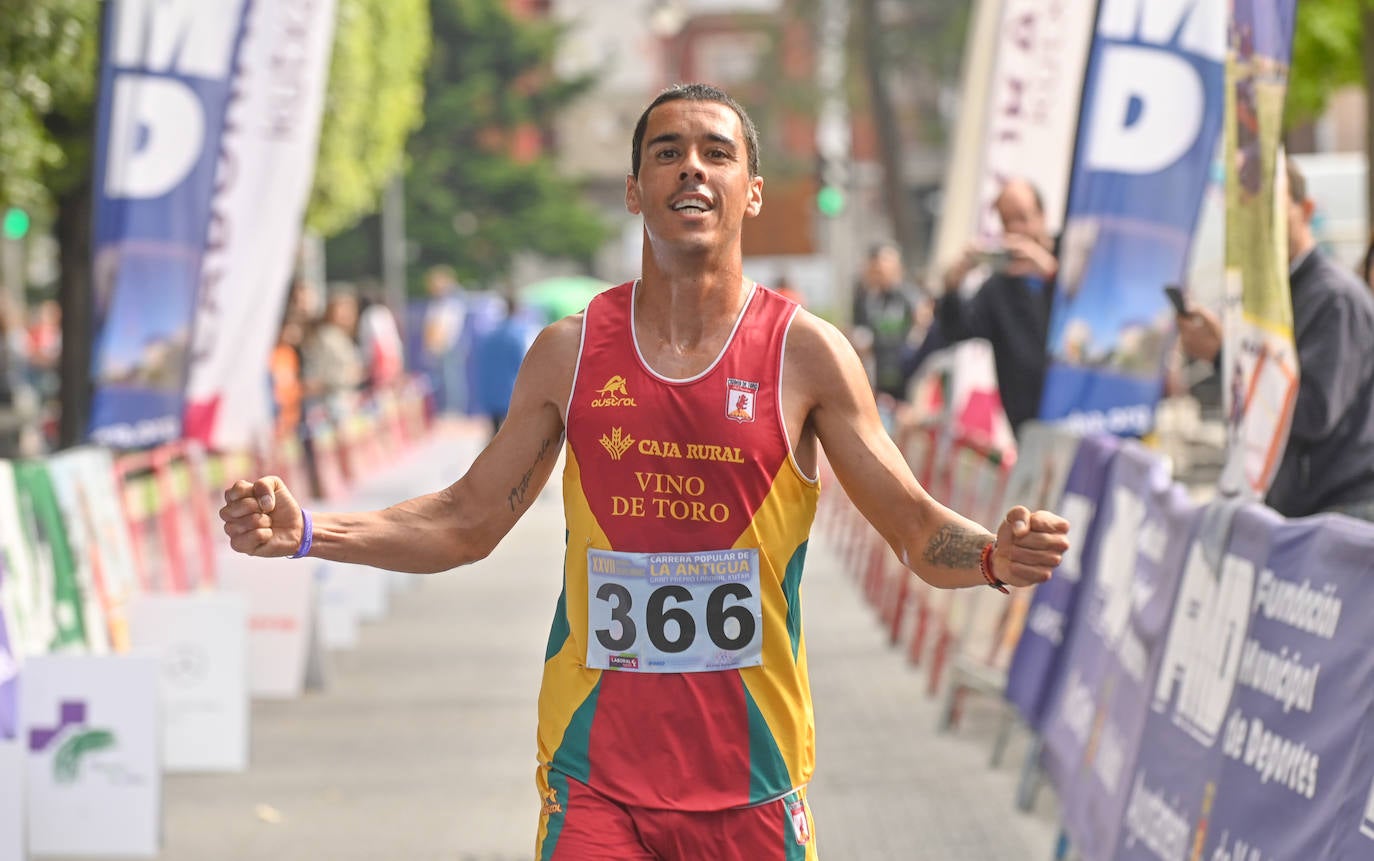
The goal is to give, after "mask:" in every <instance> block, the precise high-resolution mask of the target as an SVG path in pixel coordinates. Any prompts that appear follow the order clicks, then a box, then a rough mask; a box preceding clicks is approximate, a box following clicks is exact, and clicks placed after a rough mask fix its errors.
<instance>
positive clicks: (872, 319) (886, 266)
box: [850, 243, 916, 401]
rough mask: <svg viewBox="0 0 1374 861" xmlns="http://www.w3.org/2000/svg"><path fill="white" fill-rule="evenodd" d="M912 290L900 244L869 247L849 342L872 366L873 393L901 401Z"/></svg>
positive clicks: (911, 321)
mask: <svg viewBox="0 0 1374 861" xmlns="http://www.w3.org/2000/svg"><path fill="white" fill-rule="evenodd" d="M910 293H911V288H910V286H909V285H907V284H906V283H904V281H903V279H902V255H901V252H900V251H898V250H897V246H895V245H892V244H890V243H879V244H877V245H874V246H873V247H872V248H871V249H869V252H868V261H867V263H866V264H865V265H864V271H863V274H862V275H861V276H860V277H859V281H858V283H857V284H855V285H854V305H853V308H852V309H851V316H850V319H851V320H852V321H853V329H852V330H851V333H850V340H851V341H852V342H853V343H854V348H855V349H856V350H858V351H859V355H860V356H862V357H864V358H865V360H866V362H865V364H868V365H869V366H870V367H871V372H870V377H871V381H872V383H873V389H874V391H876V392H879V393H881V394H886V395H888V396H890V397H892V398H894V399H896V400H899V401H901V400H905V399H906V374H905V373H904V372H903V368H902V356H903V354H904V353H905V352H906V351H907V348H908V345H909V343H910V340H911V337H912V329H913V328H914V326H915V325H916V307H915V305H914V303H913V302H912V300H911V295H910Z"/></svg>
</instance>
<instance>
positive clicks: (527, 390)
mask: <svg viewBox="0 0 1374 861" xmlns="http://www.w3.org/2000/svg"><path fill="white" fill-rule="evenodd" d="M581 332H582V318H581V315H576V316H573V317H567V318H564V319H563V320H560V321H558V322H557V323H554V324H552V325H551V326H549V327H548V328H546V329H545V330H544V331H543V332H542V333H541V334H540V335H539V337H538V338H537V339H536V340H535V343H534V345H533V346H532V347H531V348H530V351H529V354H528V355H527V356H526V357H525V361H524V364H523V365H522V366H521V369H520V374H519V376H518V377H517V379H516V383H515V393H514V395H513V396H512V398H511V404H510V410H509V412H508V414H507V417H506V421H505V422H504V423H503V424H502V425H501V430H500V431H499V432H498V433H497V434H496V436H495V437H494V438H493V439H492V441H491V443H490V444H489V445H488V446H487V447H486V449H484V450H483V451H482V453H481V454H479V455H478V456H477V459H476V460H475V461H474V462H473V464H472V467H471V468H470V469H469V470H468V471H467V473H466V474H465V475H464V476H463V477H462V478H460V479H458V481H456V482H454V483H453V484H452V485H450V486H449V487H447V488H444V489H443V490H440V491H438V492H436V493H430V494H426V495H424V496H417V497H415V498H413V499H408V500H406V501H404V502H400V503H397V504H396V505H393V506H391V507H390V508H386V509H382V510H380V511H368V512H353V513H330V512H321V513H319V514H314V515H313V521H314V537H313V541H312V545H311V550H310V554H309V555H310V556H312V557H316V558H320V559H328V560H331V561H334V562H349V563H358V564H362V565H370V566H372V567H374V568H385V569H389V570H392V571H408V572H414V573H434V572H439V571H447V570H449V569H451V568H456V567H457V566H459V565H466V564H468V563H470V562H475V561H477V560H479V559H482V558H484V557H485V556H486V555H487V554H489V553H490V552H491V551H492V550H493V549H494V548H495V547H496V545H497V543H499V542H500V540H501V539H502V538H503V537H505V535H506V533H507V532H509V531H510V529H511V527H513V526H514V525H515V522H516V521H517V520H519V519H520V517H521V516H522V515H523V514H524V513H525V511H526V510H527V509H528V508H529V506H530V505H531V504H532V503H533V502H534V499H535V497H537V496H538V495H539V492H540V490H542V489H543V487H544V484H545V483H546V482H547V481H548V479H549V476H550V474H552V472H553V467H554V463H555V462H556V461H557V460H558V450H559V447H560V445H561V444H562V440H563V430H564V415H565V410H566V402H567V398H568V393H569V391H570V389H571V388H572V380H573V372H574V367H575V365H576V363H577V350H578V344H579V341H580V338H581ZM224 499H225V505H224V507H223V508H221V509H220V519H222V520H223V521H224V531H225V534H227V535H228V536H229V544H230V546H231V547H232V548H233V549H234V550H236V551H238V552H240V553H246V554H248V555H251V556H290V555H291V554H293V553H295V552H296V550H297V548H298V547H299V546H300V543H301V538H302V534H303V530H304V519H303V517H302V514H301V506H300V504H299V502H297V500H296V498H295V496H294V494H292V492H291V491H290V489H288V488H287V487H286V485H285V484H284V483H283V482H282V480H281V479H280V478H278V477H276V476H266V477H263V478H260V479H258V480H257V481H255V482H248V481H238V482H235V483H234V485H233V486H231V487H230V488H229V489H228V490H226V491H225V493H224Z"/></svg>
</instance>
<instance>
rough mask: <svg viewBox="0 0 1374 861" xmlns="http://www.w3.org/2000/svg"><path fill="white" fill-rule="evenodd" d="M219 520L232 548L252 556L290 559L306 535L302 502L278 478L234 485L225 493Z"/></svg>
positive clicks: (235, 483) (270, 477)
mask: <svg viewBox="0 0 1374 861" xmlns="http://www.w3.org/2000/svg"><path fill="white" fill-rule="evenodd" d="M219 518H220V520H223V521H224V534H225V535H228V536H229V546H230V547H232V548H234V550H236V551H238V552H239V553H246V554H248V555H249V556H290V555H292V554H293V553H295V552H296V550H297V548H299V547H300V544H301V536H302V535H303V534H304V532H305V518H304V516H303V515H302V514H301V506H300V503H298V502H296V498H295V497H294V496H292V495H291V491H289V490H287V489H286V485H285V484H284V483H283V482H282V480H281V479H280V478H278V477H277V476H275V475H268V476H264V477H263V478H260V479H258V480H257V481H254V482H251V483H250V482H247V481H243V480H240V481H236V482H234V483H233V485H232V486H230V487H229V489H228V490H226V491H224V507H223V508H221V509H220V510H219Z"/></svg>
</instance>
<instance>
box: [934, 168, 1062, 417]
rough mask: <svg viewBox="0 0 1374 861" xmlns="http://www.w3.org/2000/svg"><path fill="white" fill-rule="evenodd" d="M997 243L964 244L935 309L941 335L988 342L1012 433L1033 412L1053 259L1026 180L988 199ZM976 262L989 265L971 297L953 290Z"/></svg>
mask: <svg viewBox="0 0 1374 861" xmlns="http://www.w3.org/2000/svg"><path fill="white" fill-rule="evenodd" d="M995 205H996V207H997V215H998V217H999V218H1000V219H1001V221H1002V234H1003V235H1002V244H1001V245H1000V246H998V247H995V248H986V247H980V246H977V245H970V246H969V247H968V248H966V249H965V250H964V253H963V255H962V256H961V257H960V258H959V260H957V261H956V262H955V263H954V265H953V266H951V267H950V268H949V269H948V270H946V272H945V274H944V290H945V292H944V296H943V297H942V298H941V299H940V301H939V302H938V303H937V305H936V308H935V320H936V324H937V325H938V326H939V329H940V335H941V337H943V338H944V339H945V341H946V342H947V343H950V344H953V343H957V342H959V341H963V340H966V339H968V338H983V339H984V340H986V341H987V342H988V343H989V344H991V345H992V355H993V363H994V364H995V365H996V367H997V389H998V392H999V393H1000V395H1001V398H1002V409H1003V410H1004V411H1005V412H1006V414H1007V420H1008V421H1010V422H1011V427H1012V430H1013V431H1018V432H1019V429H1020V427H1021V425H1022V423H1023V422H1025V421H1026V420H1027V419H1032V418H1035V417H1036V415H1038V414H1039V412H1040V394H1041V389H1042V388H1043V387H1044V384H1045V365H1046V354H1045V340H1046V338H1047V337H1048V336H1049V325H1050V302H1051V301H1052V300H1053V298H1054V279H1055V276H1056V275H1057V274H1058V273H1059V261H1058V260H1057V259H1056V257H1055V254H1054V250H1053V248H1054V244H1053V242H1052V241H1051V239H1050V235H1049V232H1048V231H1047V230H1046V229H1045V210H1044V205H1043V202H1042V200H1041V197H1040V192H1039V191H1037V190H1036V189H1035V187H1034V186H1033V185H1031V184H1030V183H1029V182H1026V181H1025V180H1021V179H1013V180H1010V181H1009V182H1007V183H1006V184H1005V185H1003V186H1002V190H1001V193H1000V194H999V195H998V196H997V200H996V203H995ZM980 266H988V267H991V269H992V274H991V275H989V276H988V277H987V278H986V279H985V280H984V281H983V283H982V285H981V286H980V287H979V288H978V292H977V293H975V294H974V295H973V296H972V298H969V299H965V298H964V297H963V296H961V295H960V288H961V287H962V286H963V283H964V280H965V279H966V278H967V277H968V276H969V274H970V273H972V272H973V271H974V270H975V269H977V268H979V267H980Z"/></svg>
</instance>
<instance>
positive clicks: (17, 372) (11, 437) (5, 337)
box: [0, 298, 29, 457]
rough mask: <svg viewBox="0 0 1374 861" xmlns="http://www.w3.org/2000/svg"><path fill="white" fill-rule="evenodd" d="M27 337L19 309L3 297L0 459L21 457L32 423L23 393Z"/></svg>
mask: <svg viewBox="0 0 1374 861" xmlns="http://www.w3.org/2000/svg"><path fill="white" fill-rule="evenodd" d="M26 340H27V339H26V337H25V333H24V327H23V326H22V325H21V323H20V320H19V317H18V313H17V309H15V308H14V306H13V305H11V304H10V302H9V301H7V300H5V299H3V298H0V457H18V456H19V455H20V454H21V451H20V441H21V440H22V438H23V433H24V425H25V424H26V422H27V421H28V420H29V417H28V416H26V415H25V413H26V412H27V410H26V408H25V407H26V405H25V404H24V400H25V398H24V396H23V392H24V390H25V388H26V386H25V383H24V371H25V356H24V353H25V347H26Z"/></svg>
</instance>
